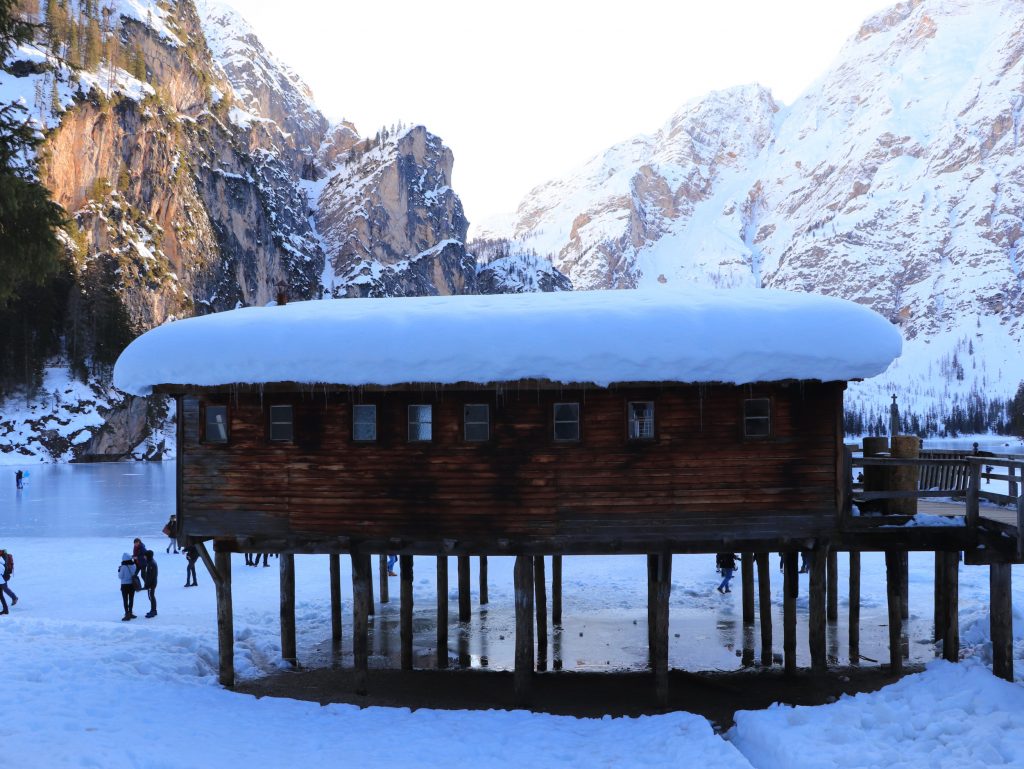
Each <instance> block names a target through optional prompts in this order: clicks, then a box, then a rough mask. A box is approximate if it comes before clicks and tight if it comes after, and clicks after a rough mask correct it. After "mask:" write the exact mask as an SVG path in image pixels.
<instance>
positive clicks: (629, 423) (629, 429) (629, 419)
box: [626, 400, 655, 443]
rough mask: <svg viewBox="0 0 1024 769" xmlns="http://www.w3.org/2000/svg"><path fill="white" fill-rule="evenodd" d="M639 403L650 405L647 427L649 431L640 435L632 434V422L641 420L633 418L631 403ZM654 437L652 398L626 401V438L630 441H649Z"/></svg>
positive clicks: (637, 422)
mask: <svg viewBox="0 0 1024 769" xmlns="http://www.w3.org/2000/svg"><path fill="white" fill-rule="evenodd" d="M640 403H642V404H644V405H645V406H650V409H651V414H650V417H649V420H650V428H649V430H650V432H649V434H647V435H640V434H638V435H633V425H634V424H642V422H641V421H640V420H635V419H634V413H633V405H634V404H640ZM654 439H655V422H654V401H653V400H633V401H626V440H628V441H630V442H631V443H650V442H651V441H653V440H654Z"/></svg>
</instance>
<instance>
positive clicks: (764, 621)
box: [757, 553, 773, 667]
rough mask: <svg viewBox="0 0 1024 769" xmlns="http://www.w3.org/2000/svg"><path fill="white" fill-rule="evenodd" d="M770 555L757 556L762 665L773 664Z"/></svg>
mask: <svg viewBox="0 0 1024 769" xmlns="http://www.w3.org/2000/svg"><path fill="white" fill-rule="evenodd" d="M770 558H771V556H770V554H769V553H758V554H757V593H758V595H757V604H758V606H757V610H758V612H759V613H760V615H761V664H762V665H763V666H764V667H770V666H771V664H772V661H773V660H772V583H771V579H772V578H771V564H770V563H769V561H770Z"/></svg>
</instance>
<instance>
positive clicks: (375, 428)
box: [352, 403, 379, 443]
mask: <svg viewBox="0 0 1024 769" xmlns="http://www.w3.org/2000/svg"><path fill="white" fill-rule="evenodd" d="M360 409H373V423H372V424H373V437H372V438H360V437H359V436H357V435H356V425H357V424H367V423H366V422H360V421H359V420H357V419H356V413H357V411H358V410H360ZM378 434H379V429H378V420H377V404H376V403H353V404H352V442H353V443H376V442H377V437H378Z"/></svg>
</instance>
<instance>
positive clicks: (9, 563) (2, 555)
mask: <svg viewBox="0 0 1024 769" xmlns="http://www.w3.org/2000/svg"><path fill="white" fill-rule="evenodd" d="M0 568H2V569H3V574H2V575H0V603H2V604H3V606H4V608H3V610H2V611H0V614H7V613H8V609H7V601H5V600H4V593H6V594H7V595H9V596H10V597H11V606H17V605H18V596H16V595H15V594H14V591H13V590H11V586H10V584H9V583H10V580H11V576H12V575H13V574H14V558H13V557H12V556H11V555H10V554H9V553H8V552H7V550H6V549H5V548H0Z"/></svg>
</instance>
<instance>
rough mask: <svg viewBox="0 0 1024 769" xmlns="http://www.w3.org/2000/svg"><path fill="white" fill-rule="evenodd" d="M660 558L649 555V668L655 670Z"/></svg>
mask: <svg viewBox="0 0 1024 769" xmlns="http://www.w3.org/2000/svg"><path fill="white" fill-rule="evenodd" d="M657 574H658V556H656V555H654V554H653V553H648V554H647V666H648V667H649V668H650V669H651V670H654V604H655V585H656V582H655V579H656V577H657Z"/></svg>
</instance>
